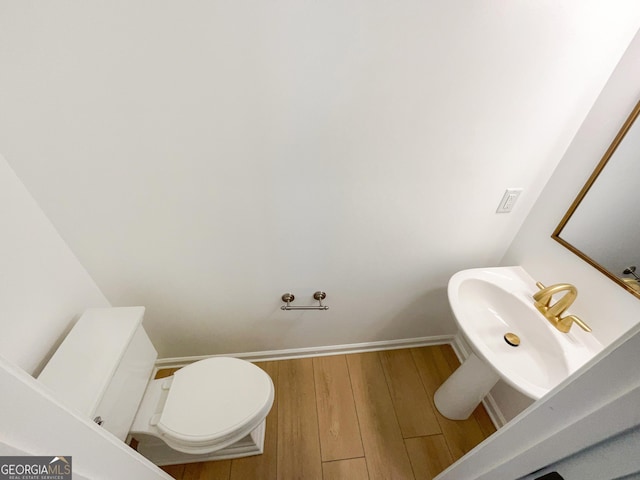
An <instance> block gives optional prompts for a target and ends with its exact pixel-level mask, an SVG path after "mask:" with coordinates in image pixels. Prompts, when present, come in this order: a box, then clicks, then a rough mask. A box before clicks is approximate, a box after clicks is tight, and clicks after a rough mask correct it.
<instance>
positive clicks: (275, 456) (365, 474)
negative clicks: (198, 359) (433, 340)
mask: <svg viewBox="0 0 640 480" xmlns="http://www.w3.org/2000/svg"><path fill="white" fill-rule="evenodd" d="M256 365H258V366H259V367H261V368H262V369H263V370H265V371H266V372H267V373H268V374H269V375H270V376H271V378H272V379H273V383H274V385H275V387H276V399H275V401H274V404H273V408H272V409H271V412H270V413H269V416H268V417H267V430H266V436H265V451H264V454H262V455H257V456H254V457H247V458H240V459H234V460H223V461H217V462H203V463H191V464H186V465H171V466H166V467H162V468H163V469H164V470H165V471H166V472H167V473H169V474H170V475H171V476H173V477H174V478H176V479H184V480H187V479H189V480H205V479H206V480H297V479H300V480H303V479H304V480H316V479H318V480H340V479H347V480H361V479H362V480H365V479H370V480H377V479H388V480H404V479H408V480H412V479H416V480H422V479H432V478H433V477H434V476H435V475H437V474H438V473H439V472H441V471H442V470H444V469H445V468H446V467H448V466H449V465H450V464H451V463H453V461H454V460H457V459H458V458H460V457H461V456H462V455H464V454H465V453H466V452H468V451H469V450H471V449H472V448H473V447H475V446H476V445H477V444H478V443H480V442H481V441H482V440H484V439H485V438H486V437H488V436H489V435H491V434H492V433H493V432H495V427H494V426H493V424H492V423H491V420H490V419H489V416H488V415H487V412H486V411H485V410H484V407H482V405H480V406H479V407H478V408H477V409H476V411H475V412H474V413H473V415H472V416H471V417H470V418H469V419H467V420H464V421H452V420H448V419H446V418H444V417H443V416H442V415H440V414H439V413H438V412H437V410H436V409H435V407H434V406H433V394H434V393H435V391H436V389H437V388H438V387H439V386H440V384H441V383H442V382H443V381H444V380H445V379H446V378H447V377H448V376H449V375H450V374H451V373H452V372H453V371H454V370H455V369H456V368H457V367H458V365H459V362H458V360H457V358H456V356H455V354H454V352H453V350H452V349H451V347H450V346H449V345H438V346H434V347H421V348H411V349H403V350H387V351H382V352H369V353H357V354H350V355H336V356H331V357H316V358H303V359H295V360H281V361H273V362H263V363H257V364H256ZM174 371H175V370H163V371H160V372H158V377H163V376H168V375H171V374H173V372H174Z"/></svg>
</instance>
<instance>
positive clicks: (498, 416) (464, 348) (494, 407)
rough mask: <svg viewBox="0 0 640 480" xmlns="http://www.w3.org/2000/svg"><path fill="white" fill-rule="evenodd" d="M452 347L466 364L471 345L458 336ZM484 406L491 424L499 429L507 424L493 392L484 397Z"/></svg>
mask: <svg viewBox="0 0 640 480" xmlns="http://www.w3.org/2000/svg"><path fill="white" fill-rule="evenodd" d="M451 347H453V351H454V352H455V353H456V356H457V357H458V360H460V363H462V362H464V361H465V360H466V359H467V357H468V356H469V353H470V348H469V345H468V344H467V342H465V341H464V340H463V339H462V337H461V336H460V335H456V336H455V337H454V338H453V341H452V342H451ZM482 404H483V405H484V408H485V409H486V410H487V413H488V414H489V418H490V419H491V422H492V423H493V425H494V426H495V427H496V428H497V429H500V428H501V427H504V425H505V424H506V423H507V419H506V418H505V417H504V415H503V414H502V411H501V410H500V408H499V407H498V404H497V403H496V401H495V399H494V398H493V396H492V395H491V392H489V394H488V395H487V396H486V397H484V399H483V400H482Z"/></svg>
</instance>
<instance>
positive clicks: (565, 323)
mask: <svg viewBox="0 0 640 480" xmlns="http://www.w3.org/2000/svg"><path fill="white" fill-rule="evenodd" d="M574 323H575V324H576V325H578V326H579V327H580V328H581V329H583V330H584V331H585V332H590V331H591V327H590V326H589V325H587V324H586V323H584V322H583V321H582V320H580V319H579V318H578V317H576V316H575V315H567V316H566V317H562V318H561V319H560V321H559V322H558V327H560V326H562V327H563V329H562V330H561V329H560V328H558V330H560V331H561V332H565V333H566V332H568V331H569V329H570V328H571V325H572V324H574ZM564 328H566V330H564Z"/></svg>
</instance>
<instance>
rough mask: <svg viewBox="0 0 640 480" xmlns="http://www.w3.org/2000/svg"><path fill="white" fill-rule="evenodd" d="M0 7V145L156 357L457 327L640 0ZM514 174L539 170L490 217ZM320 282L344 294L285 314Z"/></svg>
mask: <svg viewBox="0 0 640 480" xmlns="http://www.w3.org/2000/svg"><path fill="white" fill-rule="evenodd" d="M0 8H1V9H2V11H1V13H2V14H1V15H0V66H2V75H0V111H1V112H2V115H1V116H0V152H3V153H4V155H5V156H6V158H7V160H8V161H9V162H10V164H11V165H12V166H13V168H14V169H15V170H16V172H17V173H18V175H19V176H20V178H21V179H22V181H23V182H24V183H25V185H26V186H27V188H28V189H29V191H30V192H31V193H32V194H33V196H34V197H35V198H36V200H37V201H38V203H39V204H40V205H41V206H42V208H43V210H44V211H45V213H46V214H47V216H48V217H49V218H50V219H51V221H52V222H53V224H54V225H55V227H56V229H57V230H58V231H59V232H60V234H61V235H62V237H63V238H64V239H65V241H66V242H67V243H68V244H69V245H70V247H71V249H72V250H73V252H74V253H75V254H76V255H77V256H78V258H79V259H80V261H81V262H82V264H83V265H84V266H85V267H86V268H87V270H88V272H89V273H90V274H91V276H92V277H93V279H94V280H95V281H96V283H97V285H98V286H99V287H100V288H101V290H102V291H103V292H104V293H105V295H106V296H107V298H108V299H109V300H110V301H111V303H112V304H114V305H118V306H124V305H144V306H146V307H147V315H146V321H145V325H146V327H147V329H148V332H149V334H150V336H151V338H152V340H153V342H154V344H155V345H156V346H157V348H158V350H159V353H160V355H161V356H163V357H168V356H180V355H198V354H210V353H225V352H242V351H253V350H270V349H279V348H292V347H307V346H319V345H333V344H344V343H354V342H366V341H374V340H386V339H396V338H407V337H420V336H428V335H440V334H448V333H453V332H454V330H455V328H454V325H453V322H452V321H451V316H450V313H449V308H448V303H447V300H446V294H445V285H446V282H447V280H448V278H449V277H450V276H451V274H453V273H454V272H455V271H457V270H459V269H462V268H469V267H474V266H483V265H495V264H497V263H498V262H499V260H500V258H501V257H502V255H503V253H504V251H505V249H506V248H507V247H508V245H509V244H510V242H511V240H512V238H513V236H514V235H515V233H516V231H517V229H518V228H519V226H520V224H521V222H522V221H523V219H524V218H525V216H526V214H527V212H528V210H529V208H530V207H531V205H532V204H533V202H534V200H535V198H536V197H537V195H538V193H539V192H540V191H541V189H542V187H543V185H544V183H545V181H546V180H547V178H548V176H549V175H550V173H551V171H552V169H553V167H554V166H555V165H556V163H557V162H558V161H559V159H560V158H561V156H562V153H563V152H564V150H565V149H566V147H567V145H568V144H569V142H570V141H571V138H572V137H573V135H574V134H575V132H576V130H577V128H578V127H579V125H580V123H581V122H582V120H583V118H584V116H585V115H586V113H587V111H588V110H589V108H590V106H591V105H592V103H593V101H594V100H595V98H596V97H597V95H598V93H599V92H600V90H601V88H602V86H603V85H604V83H605V82H606V79H607V78H608V76H609V74H610V73H611V71H612V69H613V67H614V66H615V64H616V62H617V61H618V59H619V58H620V56H621V55H622V53H623V51H624V48H625V47H626V45H627V44H628V43H629V41H630V40H631V38H632V36H633V34H634V33H635V31H636V30H637V29H638V26H639V25H640V4H638V3H637V2H629V1H624V0H620V1H614V2H606V3H605V2H601V1H599V0H589V1H585V0H565V1H562V2H558V1H556V0H546V1H539V2H495V1H491V2H476V1H472V0H464V1H462V2H446V1H440V0H430V1H426V2H425V1H423V0H403V1H402V2H393V3H389V2H382V1H373V2H371V1H366V2H365V1H355V2H343V1H339V0H329V1H325V2H316V1H311V0H303V1H299V0H295V1H294V0H278V1H277V2H262V1H256V0H240V1H218V2H209V1H206V2H205V1H197V0H189V1H183V2H173V1H169V0H154V1H144V0H143V1H138V2H125V1H114V2H109V3H108V4H107V3H95V2H93V3H78V2H73V1H58V2H49V3H47V2H35V1H29V0H27V1H23V2H8V1H1V2H0ZM506 187H524V193H523V195H522V196H521V199H520V200H519V204H518V205H517V207H516V209H515V211H514V212H513V213H511V214H509V215H497V214H495V213H494V212H495V209H496V207H497V204H498V201H499V200H500V198H501V196H502V193H503V191H504V189H505V188H506ZM317 289H323V290H325V291H326V292H327V294H328V296H327V300H326V303H327V304H328V305H329V306H330V307H331V309H330V310H329V311H327V312H320V313H317V312H308V313H304V314H300V313H292V312H286V313H285V312H281V311H280V310H279V306H280V304H281V302H280V300H279V299H280V296H281V295H282V294H283V293H284V292H286V291H288V290H290V291H292V292H293V293H295V294H296V296H297V298H298V300H297V302H298V304H308V303H310V302H311V298H310V295H311V294H312V292H313V291H314V290H317Z"/></svg>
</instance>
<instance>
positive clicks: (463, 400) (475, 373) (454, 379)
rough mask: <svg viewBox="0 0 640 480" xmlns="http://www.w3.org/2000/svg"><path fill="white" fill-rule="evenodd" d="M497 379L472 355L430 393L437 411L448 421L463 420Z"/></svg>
mask: <svg viewBox="0 0 640 480" xmlns="http://www.w3.org/2000/svg"><path fill="white" fill-rule="evenodd" d="M499 379H500V377H499V376H498V374H497V373H496V372H495V371H494V370H493V369H492V368H491V367H490V366H489V365H487V364H486V362H484V361H483V360H481V359H479V358H478V357H477V356H476V355H475V354H473V353H472V354H471V355H469V358H467V359H466V360H465V362H464V363H463V364H462V365H460V367H459V368H458V369H457V370H456V371H455V372H453V373H452V374H451V376H450V377H449V378H447V380H446V381H445V382H444V383H443V384H442V385H440V388H438V390H437V391H436V393H435V395H434V396H433V401H434V403H435V405H436V408H437V409H438V411H439V412H440V413H441V414H442V415H444V416H445V417H447V418H449V419H451V420H465V419H467V418H469V416H470V415H471V414H472V413H473V411H474V410H475V409H476V407H477V406H478V404H479V403H480V402H481V401H482V399H483V398H484V397H485V396H486V395H487V393H489V390H491V389H492V388H493V386H494V385H495V384H496V382H497V381H498V380H499Z"/></svg>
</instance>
